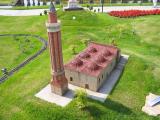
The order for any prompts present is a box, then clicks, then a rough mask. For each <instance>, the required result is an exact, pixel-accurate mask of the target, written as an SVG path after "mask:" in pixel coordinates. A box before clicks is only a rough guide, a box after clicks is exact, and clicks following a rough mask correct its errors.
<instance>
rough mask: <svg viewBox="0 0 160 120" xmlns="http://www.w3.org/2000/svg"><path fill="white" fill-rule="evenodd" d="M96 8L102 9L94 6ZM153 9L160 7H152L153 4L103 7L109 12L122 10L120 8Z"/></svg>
mask: <svg viewBox="0 0 160 120" xmlns="http://www.w3.org/2000/svg"><path fill="white" fill-rule="evenodd" d="M98 8H99V9H100V11H101V9H102V7H94V9H96V11H98ZM154 9H160V7H157V8H153V6H110V7H104V8H103V11H104V12H111V11H122V10H154Z"/></svg>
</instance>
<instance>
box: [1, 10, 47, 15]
mask: <svg viewBox="0 0 160 120" xmlns="http://www.w3.org/2000/svg"><path fill="white" fill-rule="evenodd" d="M44 10H45V9H32V10H0V15H3V16H32V15H39V14H40V13H43V11H44Z"/></svg>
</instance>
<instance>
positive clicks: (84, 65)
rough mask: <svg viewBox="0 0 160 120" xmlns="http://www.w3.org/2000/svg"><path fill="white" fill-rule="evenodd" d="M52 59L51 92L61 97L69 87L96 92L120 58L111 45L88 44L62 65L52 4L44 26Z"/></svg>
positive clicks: (115, 48)
mask: <svg viewBox="0 0 160 120" xmlns="http://www.w3.org/2000/svg"><path fill="white" fill-rule="evenodd" d="M46 27H47V32H48V41H49V44H48V45H49V50H50V58H51V76H52V77H51V82H50V86H51V91H52V92H53V93H55V94H57V95H60V96H62V95H64V94H65V93H66V92H67V91H68V82H69V83H70V84H73V85H76V86H79V87H83V88H86V89H89V90H92V91H98V89H99V88H100V87H101V85H102V84H103V83H104V81H105V80H106V79H107V78H108V76H109V75H110V73H111V71H112V70H113V69H114V68H115V67H116V65H117V63H118V62H119V58H120V50H119V49H118V48H117V47H115V46H111V45H104V44H99V43H93V42H92V43H90V44H89V46H88V47H87V48H86V49H85V50H84V51H83V52H81V53H80V54H78V55H77V56H76V57H75V58H74V59H73V60H71V61H70V62H69V63H67V64H65V65H63V54H62V44H61V31H60V22H58V20H57V15H56V10H55V8H54V5H53V3H52V2H51V7H50V11H49V15H48V22H47V23H46Z"/></svg>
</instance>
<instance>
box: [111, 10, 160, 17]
mask: <svg viewBox="0 0 160 120" xmlns="http://www.w3.org/2000/svg"><path fill="white" fill-rule="evenodd" d="M109 15H111V16H115V17H120V18H130V17H138V16H145V15H160V9H155V10H124V11H111V12H110V13H109Z"/></svg>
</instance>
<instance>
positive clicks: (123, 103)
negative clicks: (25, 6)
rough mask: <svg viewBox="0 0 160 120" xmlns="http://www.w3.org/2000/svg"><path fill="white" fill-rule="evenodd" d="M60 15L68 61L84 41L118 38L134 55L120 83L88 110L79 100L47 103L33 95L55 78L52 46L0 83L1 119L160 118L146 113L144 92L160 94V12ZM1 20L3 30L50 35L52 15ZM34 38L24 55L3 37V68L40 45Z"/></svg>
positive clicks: (124, 49) (0, 41) (0, 60)
mask: <svg viewBox="0 0 160 120" xmlns="http://www.w3.org/2000/svg"><path fill="white" fill-rule="evenodd" d="M72 16H76V20H72ZM58 17H59V19H60V20H61V22H62V41H63V53H64V54H63V55H64V61H65V62H67V61H68V60H70V59H71V58H72V57H73V55H72V50H71V47H70V46H73V45H75V46H76V51H77V52H79V51H81V50H83V49H84V48H85V45H84V44H83V43H82V40H85V39H91V40H94V41H96V42H100V43H105V44H108V43H111V41H112V40H115V41H116V44H117V45H118V47H120V48H121V50H122V52H123V53H125V54H129V55H130V58H129V61H128V63H127V66H126V68H125V71H124V73H123V75H122V77H121V79H120V81H119V83H118V84H117V86H116V87H115V89H114V90H113V92H112V94H111V95H110V96H109V99H107V100H106V101H105V103H101V102H98V101H94V100H91V99H88V103H87V104H88V107H87V108H86V109H85V110H84V111H82V110H80V109H78V108H77V107H76V106H75V100H73V101H72V102H71V103H70V104H69V105H68V106H66V107H64V108H62V107H60V106H57V105H55V104H51V103H48V102H45V101H42V100H40V99H38V98H36V97H35V96H34V95H35V94H36V93H37V92H39V91H40V90H41V89H42V88H43V87H45V86H46V85H47V84H48V83H49V81H50V60H49V51H48V49H47V51H45V52H44V53H42V54H41V55H40V56H39V57H37V58H36V59H35V60H34V61H32V62H30V63H29V64H28V65H26V66H25V67H24V68H22V69H21V70H20V71H19V72H17V73H15V74H14V75H13V76H12V77H10V78H9V79H8V80H7V81H5V82H4V83H2V84H0V120H6V119H9V120H10V119H13V120H33V119H34V120H51V119H54V120H101V119H102V120H115V119H117V120H153V119H154V120H160V118H159V117H149V116H147V115H146V114H144V113H143V112H141V107H142V106H143V105H144V101H145V96H146V95H147V94H148V93H149V92H153V93H155V94H159V93H160V87H159V86H160V77H159V74H160V32H159V28H160V22H159V20H160V16H158V15H157V16H146V17H139V18H136V19H120V18H115V17H111V16H108V15H106V14H95V13H90V12H65V13H64V12H62V11H58ZM0 20H1V22H0V34H4V33H31V34H37V35H40V36H41V37H44V38H45V39H47V33H46V28H45V21H46V20H47V16H34V17H33V16H32V17H3V16H0ZM20 39H23V38H20ZM29 39H30V40H31V41H32V43H33V44H34V46H35V47H33V48H34V49H29V50H28V51H27V52H25V53H22V52H21V50H20V49H19V47H18V44H19V42H17V41H14V39H13V37H8V38H7V37H3V38H0V63H1V65H0V67H2V66H5V67H8V68H10V67H12V66H13V65H16V64H18V63H19V62H21V60H23V59H24V58H25V57H27V56H29V55H30V54H33V53H34V52H35V51H37V49H38V47H39V48H40V44H39V42H38V41H36V40H32V38H29Z"/></svg>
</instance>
